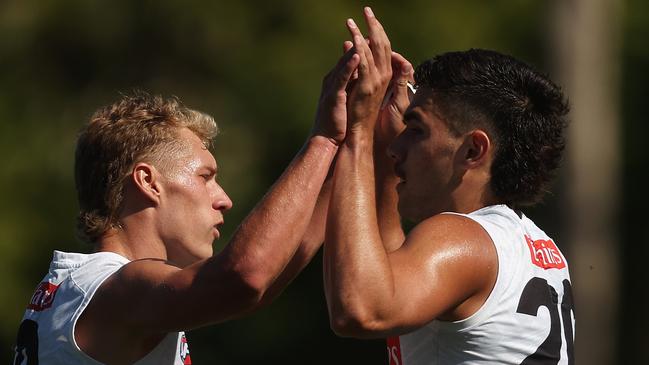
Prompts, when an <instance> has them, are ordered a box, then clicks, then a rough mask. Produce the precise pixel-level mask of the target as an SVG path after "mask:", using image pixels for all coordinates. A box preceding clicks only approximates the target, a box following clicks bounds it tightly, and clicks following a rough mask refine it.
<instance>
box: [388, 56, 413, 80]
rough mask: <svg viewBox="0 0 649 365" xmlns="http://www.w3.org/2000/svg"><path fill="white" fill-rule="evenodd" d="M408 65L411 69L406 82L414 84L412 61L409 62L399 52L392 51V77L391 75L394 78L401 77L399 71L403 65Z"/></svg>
mask: <svg viewBox="0 0 649 365" xmlns="http://www.w3.org/2000/svg"><path fill="white" fill-rule="evenodd" d="M408 66H409V67H410V70H411V72H410V77H408V82H410V83H411V84H414V83H415V78H414V72H412V71H414V69H413V68H412V63H410V61H408V60H407V59H406V58H405V57H403V56H402V55H401V54H399V53H397V52H394V51H393V52H392V70H393V71H394V77H393V78H394V79H396V78H400V77H401V74H400V71H401V70H402V69H403V68H404V67H408Z"/></svg>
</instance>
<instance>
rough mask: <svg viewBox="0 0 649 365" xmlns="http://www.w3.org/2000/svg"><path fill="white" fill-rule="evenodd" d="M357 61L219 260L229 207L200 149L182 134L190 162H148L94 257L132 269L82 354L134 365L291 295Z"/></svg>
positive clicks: (349, 56)
mask: <svg viewBox="0 0 649 365" xmlns="http://www.w3.org/2000/svg"><path fill="white" fill-rule="evenodd" d="M358 61H359V57H358V56H357V55H356V54H354V53H353V52H348V53H346V54H345V55H344V56H343V57H342V58H341V60H340V61H339V63H338V64H337V65H336V66H335V67H334V68H333V69H332V71H331V72H330V73H329V74H328V75H327V76H326V77H325V81H324V83H323V89H322V93H321V97H320V101H319V104H318V112H317V116H316V123H315V126H314V128H313V131H312V134H311V135H310V136H309V138H308V139H307V141H306V143H305V145H304V147H303V148H302V149H301V150H300V151H299V152H298V154H297V155H296V156H295V158H294V159H293V161H292V162H291V163H290V165H289V166H288V167H287V168H286V170H285V171H284V173H283V174H282V176H281V177H280V178H279V179H278V180H277V182H275V184H274V185H273V186H272V187H271V189H270V190H269V191H268V193H267V194H266V195H265V196H264V198H263V199H262V200H261V201H260V202H259V204H258V205H257V206H256V207H255V208H254V210H253V211H252V212H251V213H250V214H249V215H248V217H247V218H246V219H245V220H244V221H243V222H242V223H241V225H240V226H239V228H238V229H237V231H236V232H235V234H234V236H233V238H232V240H231V241H230V242H229V243H228V245H227V246H226V247H225V248H224V249H223V251H222V252H220V253H218V254H216V255H214V256H212V241H213V240H214V239H215V238H218V236H219V231H218V229H219V227H220V225H221V224H222V223H223V214H224V213H225V212H226V211H227V210H228V209H229V208H230V207H231V206H232V202H231V201H230V199H229V197H228V196H227V195H226V194H225V192H224V191H223V189H222V188H221V186H220V185H219V184H218V183H217V181H216V174H217V165H216V160H215V159H214V157H213V156H212V155H211V153H210V152H209V151H208V150H207V149H205V147H204V146H203V145H202V143H201V142H200V139H199V138H198V137H197V136H195V135H194V134H193V133H192V132H191V131H189V130H186V129H184V130H180V131H179V133H178V139H179V142H181V144H182V145H185V146H189V147H188V148H189V149H188V150H187V154H186V155H185V156H184V157H183V158H176V157H177V156H174V160H173V161H164V162H163V163H161V165H164V166H167V165H171V167H170V168H172V169H173V168H175V170H174V172H173V173H167V174H164V173H162V172H161V171H160V170H159V169H158V168H156V164H155V163H152V162H146V161H141V162H139V163H137V164H136V165H135V166H134V167H133V170H132V172H131V174H130V175H129V176H128V178H127V182H126V185H125V199H124V207H123V209H122V212H121V216H120V227H119V228H116V229H113V230H111V231H109V232H108V233H107V234H105V235H104V236H103V237H102V238H101V239H100V241H99V242H98V243H97V247H96V250H97V251H110V252H115V253H119V254H121V255H123V256H125V257H127V258H129V259H130V260H132V262H130V263H128V264H127V265H125V266H124V267H123V268H121V269H120V270H119V271H117V272H116V273H115V274H113V275H112V276H111V277H109V278H108V279H107V280H106V281H105V282H104V283H103V284H102V285H101V287H100V288H99V289H98V290H97V292H96V295H95V296H94V297H93V299H92V301H91V302H90V304H89V305H88V307H87V309H86V310H85V311H84V313H83V314H82V315H81V317H80V319H79V321H78V323H77V325H76V328H75V333H74V336H75V339H76V341H77V343H78V345H79V346H80V348H81V350H82V351H83V352H85V353H86V354H88V355H89V356H91V357H92V358H94V359H96V360H98V361H101V362H104V363H110V364H131V363H133V362H135V361H137V360H139V359H140V358H142V357H143V356H145V355H146V354H147V353H149V352H150V351H151V349H153V348H154V347H155V346H156V345H157V344H158V343H159V342H160V340H161V339H162V338H163V337H164V336H165V334H167V333H169V332H176V331H181V330H188V329H192V328H197V327H201V326H205V325H208V324H213V323H218V322H222V321H225V320H228V319H232V318H236V317H240V316H243V315H245V314H247V313H250V312H252V311H254V310H256V309H258V308H260V307H262V306H263V305H266V304H267V303H269V302H270V301H271V300H272V299H273V298H274V297H276V296H277V295H278V294H279V293H280V292H281V290H282V289H283V288H284V287H286V285H288V283H289V282H290V281H291V280H292V279H293V278H294V277H295V276H296V275H297V274H298V273H299V272H300V270H301V269H302V268H304V266H305V265H306V264H307V263H308V262H309V261H310V260H311V258H312V257H313V255H314V254H315V252H316V251H317V250H318V248H319V247H320V245H321V243H322V241H323V236H324V220H325V217H326V212H327V205H328V201H329V199H328V198H329V192H330V186H329V185H330V184H329V183H326V182H325V179H326V177H327V173H328V171H329V169H330V166H331V163H332V161H333V158H334V156H335V154H336V152H337V150H338V145H339V144H340V143H341V141H342V140H343V139H344V138H345V133H346V122H347V121H346V118H347V112H346V95H347V94H346V91H345V90H346V87H347V83H348V81H349V79H350V77H351V74H352V72H353V70H354V69H356V67H357V65H358ZM166 170H167V169H165V171H166ZM166 172H168V171H166ZM98 329H101V330H98Z"/></svg>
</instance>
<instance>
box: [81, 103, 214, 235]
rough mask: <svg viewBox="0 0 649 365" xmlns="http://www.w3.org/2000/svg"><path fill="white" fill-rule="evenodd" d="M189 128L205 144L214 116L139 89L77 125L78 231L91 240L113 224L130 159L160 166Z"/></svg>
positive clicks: (118, 210)
mask: <svg viewBox="0 0 649 365" xmlns="http://www.w3.org/2000/svg"><path fill="white" fill-rule="evenodd" d="M182 128H188V129H189V130H191V131H192V132H194V133H195V134H196V135H197V136H198V137H199V138H200V139H201V140H202V141H203V143H204V144H205V145H206V146H209V145H210V143H211V141H212V139H213V138H214V137H215V136H216V134H217V133H218V127H217V125H216V123H215V122H214V119H213V118H212V117H211V116H209V115H207V114H204V113H201V112H198V111H196V110H192V109H189V108H187V107H185V106H184V105H183V104H182V103H181V102H180V101H179V100H178V99H177V98H175V97H171V98H163V97H161V96H151V95H149V94H147V93H145V92H142V91H136V92H135V93H133V94H132V95H124V96H122V98H121V99H120V100H118V101H117V102H115V103H113V104H111V105H108V106H105V107H103V108H100V109H99V110H97V111H96V112H95V113H94V114H93V115H92V117H91V118H90V121H89V122H88V124H87V125H86V126H85V127H84V128H83V129H82V130H81V133H80V134H79V137H78V139H77V147H76V152H75V167H74V174H75V183H76V188H77V196H78V200H79V208H80V211H79V216H78V218H77V235H78V236H79V238H80V239H81V240H83V241H86V242H89V243H94V242H96V241H97V240H98V239H99V238H100V237H101V236H102V235H103V234H104V233H106V232H107V231H108V230H109V229H110V228H113V227H118V226H119V222H118V216H119V213H120V211H121V208H122V206H123V202H124V183H125V181H126V179H127V177H128V176H129V174H130V173H131V171H132V169H133V167H134V165H135V164H137V163H139V162H148V163H151V164H154V165H156V166H157V167H158V168H160V169H161V170H164V169H165V168H166V166H167V164H168V163H169V162H170V160H171V159H172V158H173V157H171V156H174V155H176V154H175V153H173V152H175V151H179V150H182V149H183V146H182V145H181V143H180V142H179V140H178V133H179V131H180V129H182Z"/></svg>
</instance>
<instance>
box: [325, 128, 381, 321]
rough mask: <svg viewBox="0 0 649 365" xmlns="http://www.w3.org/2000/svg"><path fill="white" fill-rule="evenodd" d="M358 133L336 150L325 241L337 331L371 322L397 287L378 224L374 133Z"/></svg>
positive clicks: (332, 314) (331, 308)
mask: <svg viewBox="0 0 649 365" xmlns="http://www.w3.org/2000/svg"><path fill="white" fill-rule="evenodd" d="M355 137H356V136H351V137H349V136H348V140H346V141H345V142H346V143H345V144H344V145H343V146H341V148H340V151H339V153H338V157H337V161H336V166H335V170H334V186H333V191H332V196H331V202H330V210H329V214H328V219H327V232H326V240H325V265H324V266H325V292H326V295H327V303H328V306H329V312H330V317H331V321H332V326H333V327H334V329H335V330H336V331H338V332H340V331H344V332H346V331H347V329H348V328H350V327H359V326H372V322H373V321H374V319H376V318H379V317H380V316H381V313H382V307H381V306H382V303H383V302H384V298H386V297H390V296H391V295H392V293H393V291H394V288H393V284H392V283H393V280H392V275H391V270H390V266H389V261H388V256H387V253H386V250H385V248H384V246H383V242H382V239H381V235H380V233H379V229H378V223H377V215H376V201H375V185H374V184H375V181H374V162H373V157H372V142H371V136H370V137H369V138H363V137H361V138H355Z"/></svg>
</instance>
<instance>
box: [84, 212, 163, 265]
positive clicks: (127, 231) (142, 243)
mask: <svg viewBox="0 0 649 365" xmlns="http://www.w3.org/2000/svg"><path fill="white" fill-rule="evenodd" d="M151 226H152V225H146V224H143V223H142V222H138V218H137V217H132V216H131V217H127V218H125V219H123V220H122V222H121V227H120V228H111V229H110V230H108V232H106V233H104V235H103V236H102V237H101V238H100V239H99V241H98V242H97V243H96V244H95V251H97V252H114V253H116V254H119V255H122V256H124V257H126V258H128V259H129V260H131V261H133V260H139V259H144V258H156V259H162V260H167V251H166V249H165V246H164V243H163V242H162V240H161V239H160V237H159V236H157V235H155V234H153V232H151V231H150V230H148V229H147V227H151Z"/></svg>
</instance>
